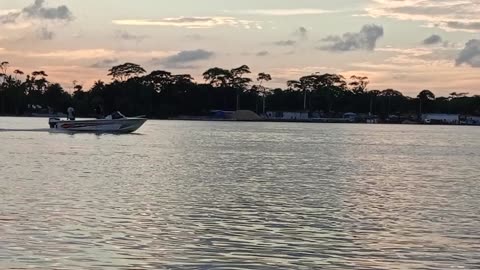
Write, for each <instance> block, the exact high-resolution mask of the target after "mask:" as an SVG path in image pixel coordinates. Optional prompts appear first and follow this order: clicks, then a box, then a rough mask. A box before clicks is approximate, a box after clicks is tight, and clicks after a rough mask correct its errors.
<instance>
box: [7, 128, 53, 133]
mask: <svg viewBox="0 0 480 270" xmlns="http://www.w3.org/2000/svg"><path fill="white" fill-rule="evenodd" d="M0 132H51V129H49V128H33V129H22V128H0Z"/></svg>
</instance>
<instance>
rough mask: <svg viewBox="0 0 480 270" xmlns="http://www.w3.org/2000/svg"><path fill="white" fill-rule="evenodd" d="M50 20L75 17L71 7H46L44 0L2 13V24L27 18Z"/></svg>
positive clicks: (69, 19)
mask: <svg viewBox="0 0 480 270" xmlns="http://www.w3.org/2000/svg"><path fill="white" fill-rule="evenodd" d="M32 19H34V20H49V21H64V22H65V21H71V20H73V19H74V17H73V14H72V12H71V11H70V9H69V8H68V7H67V6H65V5H61V6H58V7H45V1H44V0H35V2H34V3H33V4H32V5H30V6H27V7H25V8H23V9H22V10H11V11H8V12H6V13H4V14H1V15H0V24H14V23H18V22H20V21H22V20H23V21H25V20H32Z"/></svg>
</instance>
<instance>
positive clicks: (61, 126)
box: [48, 112, 147, 133]
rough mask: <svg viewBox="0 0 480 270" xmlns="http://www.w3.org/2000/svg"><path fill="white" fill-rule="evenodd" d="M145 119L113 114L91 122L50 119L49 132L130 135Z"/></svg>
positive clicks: (117, 113) (118, 113)
mask: <svg viewBox="0 0 480 270" xmlns="http://www.w3.org/2000/svg"><path fill="white" fill-rule="evenodd" d="M146 121H147V119H146V118H145V117H143V116H139V117H125V116H124V115H123V114H121V113H120V112H115V113H113V114H111V115H108V116H107V117H105V118H102V119H91V120H61V119H60V118H50V119H49V121H48V123H49V125H50V130H54V131H63V132H94V133H132V132H135V131H136V130H137V129H139V128H140V127H141V126H142V125H143V124H144V123H145V122H146Z"/></svg>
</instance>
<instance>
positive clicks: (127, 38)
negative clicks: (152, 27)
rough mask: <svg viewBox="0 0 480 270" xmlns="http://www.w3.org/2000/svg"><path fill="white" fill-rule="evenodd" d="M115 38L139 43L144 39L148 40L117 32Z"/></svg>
mask: <svg viewBox="0 0 480 270" xmlns="http://www.w3.org/2000/svg"><path fill="white" fill-rule="evenodd" d="M116 37H117V38H118V39H121V40H127V41H136V42H141V41H143V40H144V39H146V38H148V36H145V35H135V34H131V33H129V32H127V31H117V32H116Z"/></svg>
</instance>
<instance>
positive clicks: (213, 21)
mask: <svg viewBox="0 0 480 270" xmlns="http://www.w3.org/2000/svg"><path fill="white" fill-rule="evenodd" d="M112 23H113V24H116V25H130V26H164V27H166V26H170V27H183V28H190V29H198V28H200V29H201V28H213V27H217V26H234V27H243V28H247V29H249V28H252V27H256V28H259V27H260V25H258V23H256V22H254V21H248V20H240V19H237V18H234V17H176V18H163V19H159V20H149V19H133V20H113V21H112Z"/></svg>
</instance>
